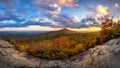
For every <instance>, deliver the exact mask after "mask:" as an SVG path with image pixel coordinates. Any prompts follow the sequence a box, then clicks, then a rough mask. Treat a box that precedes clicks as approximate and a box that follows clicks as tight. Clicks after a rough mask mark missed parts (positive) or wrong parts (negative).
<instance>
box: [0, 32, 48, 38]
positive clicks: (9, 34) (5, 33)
mask: <svg viewBox="0 0 120 68" xmlns="http://www.w3.org/2000/svg"><path fill="white" fill-rule="evenodd" d="M46 32H47V31H0V36H1V37H17V36H31V35H37V34H43V33H46Z"/></svg>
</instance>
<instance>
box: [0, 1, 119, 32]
mask: <svg viewBox="0 0 120 68" xmlns="http://www.w3.org/2000/svg"><path fill="white" fill-rule="evenodd" d="M119 5H120V0H0V31H1V30H2V31H4V30H26V29H27V30H38V29H39V30H49V29H50V30H56V29H58V30H59V29H60V28H81V27H88V26H89V27H91V26H100V24H101V23H100V21H98V20H97V19H98V18H99V17H101V16H111V17H112V16H114V18H116V19H115V21H117V20H118V18H119V19H120V17H119V15H120V8H119ZM43 28H44V29H43Z"/></svg>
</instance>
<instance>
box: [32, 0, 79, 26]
mask: <svg viewBox="0 0 120 68" xmlns="http://www.w3.org/2000/svg"><path fill="white" fill-rule="evenodd" d="M76 2H77V0H35V1H34V4H35V6H37V7H38V8H42V9H44V10H46V12H47V13H46V16H47V17H48V18H50V19H52V20H53V21H55V22H57V24H58V25H60V26H61V27H76V26H78V25H76V24H77V23H76V22H80V21H79V19H78V18H77V17H72V16H70V15H68V14H60V12H61V9H62V7H77V6H78V4H76ZM55 25H56V24H55ZM58 25H57V26H58Z"/></svg>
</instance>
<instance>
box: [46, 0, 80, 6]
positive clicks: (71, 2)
mask: <svg viewBox="0 0 120 68" xmlns="http://www.w3.org/2000/svg"><path fill="white" fill-rule="evenodd" d="M45 1H46V3H48V4H50V3H56V4H58V5H59V6H68V7H73V6H76V7H77V6H78V4H76V3H77V0H45Z"/></svg>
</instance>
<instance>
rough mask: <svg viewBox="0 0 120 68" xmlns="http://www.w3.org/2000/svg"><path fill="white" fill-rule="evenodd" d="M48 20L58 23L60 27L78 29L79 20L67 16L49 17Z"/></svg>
mask: <svg viewBox="0 0 120 68" xmlns="http://www.w3.org/2000/svg"><path fill="white" fill-rule="evenodd" d="M48 18H51V19H52V20H54V21H55V22H58V24H59V25H62V27H64V28H65V27H78V22H79V18H77V17H72V16H70V15H68V14H58V15H49V16H48Z"/></svg>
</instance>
